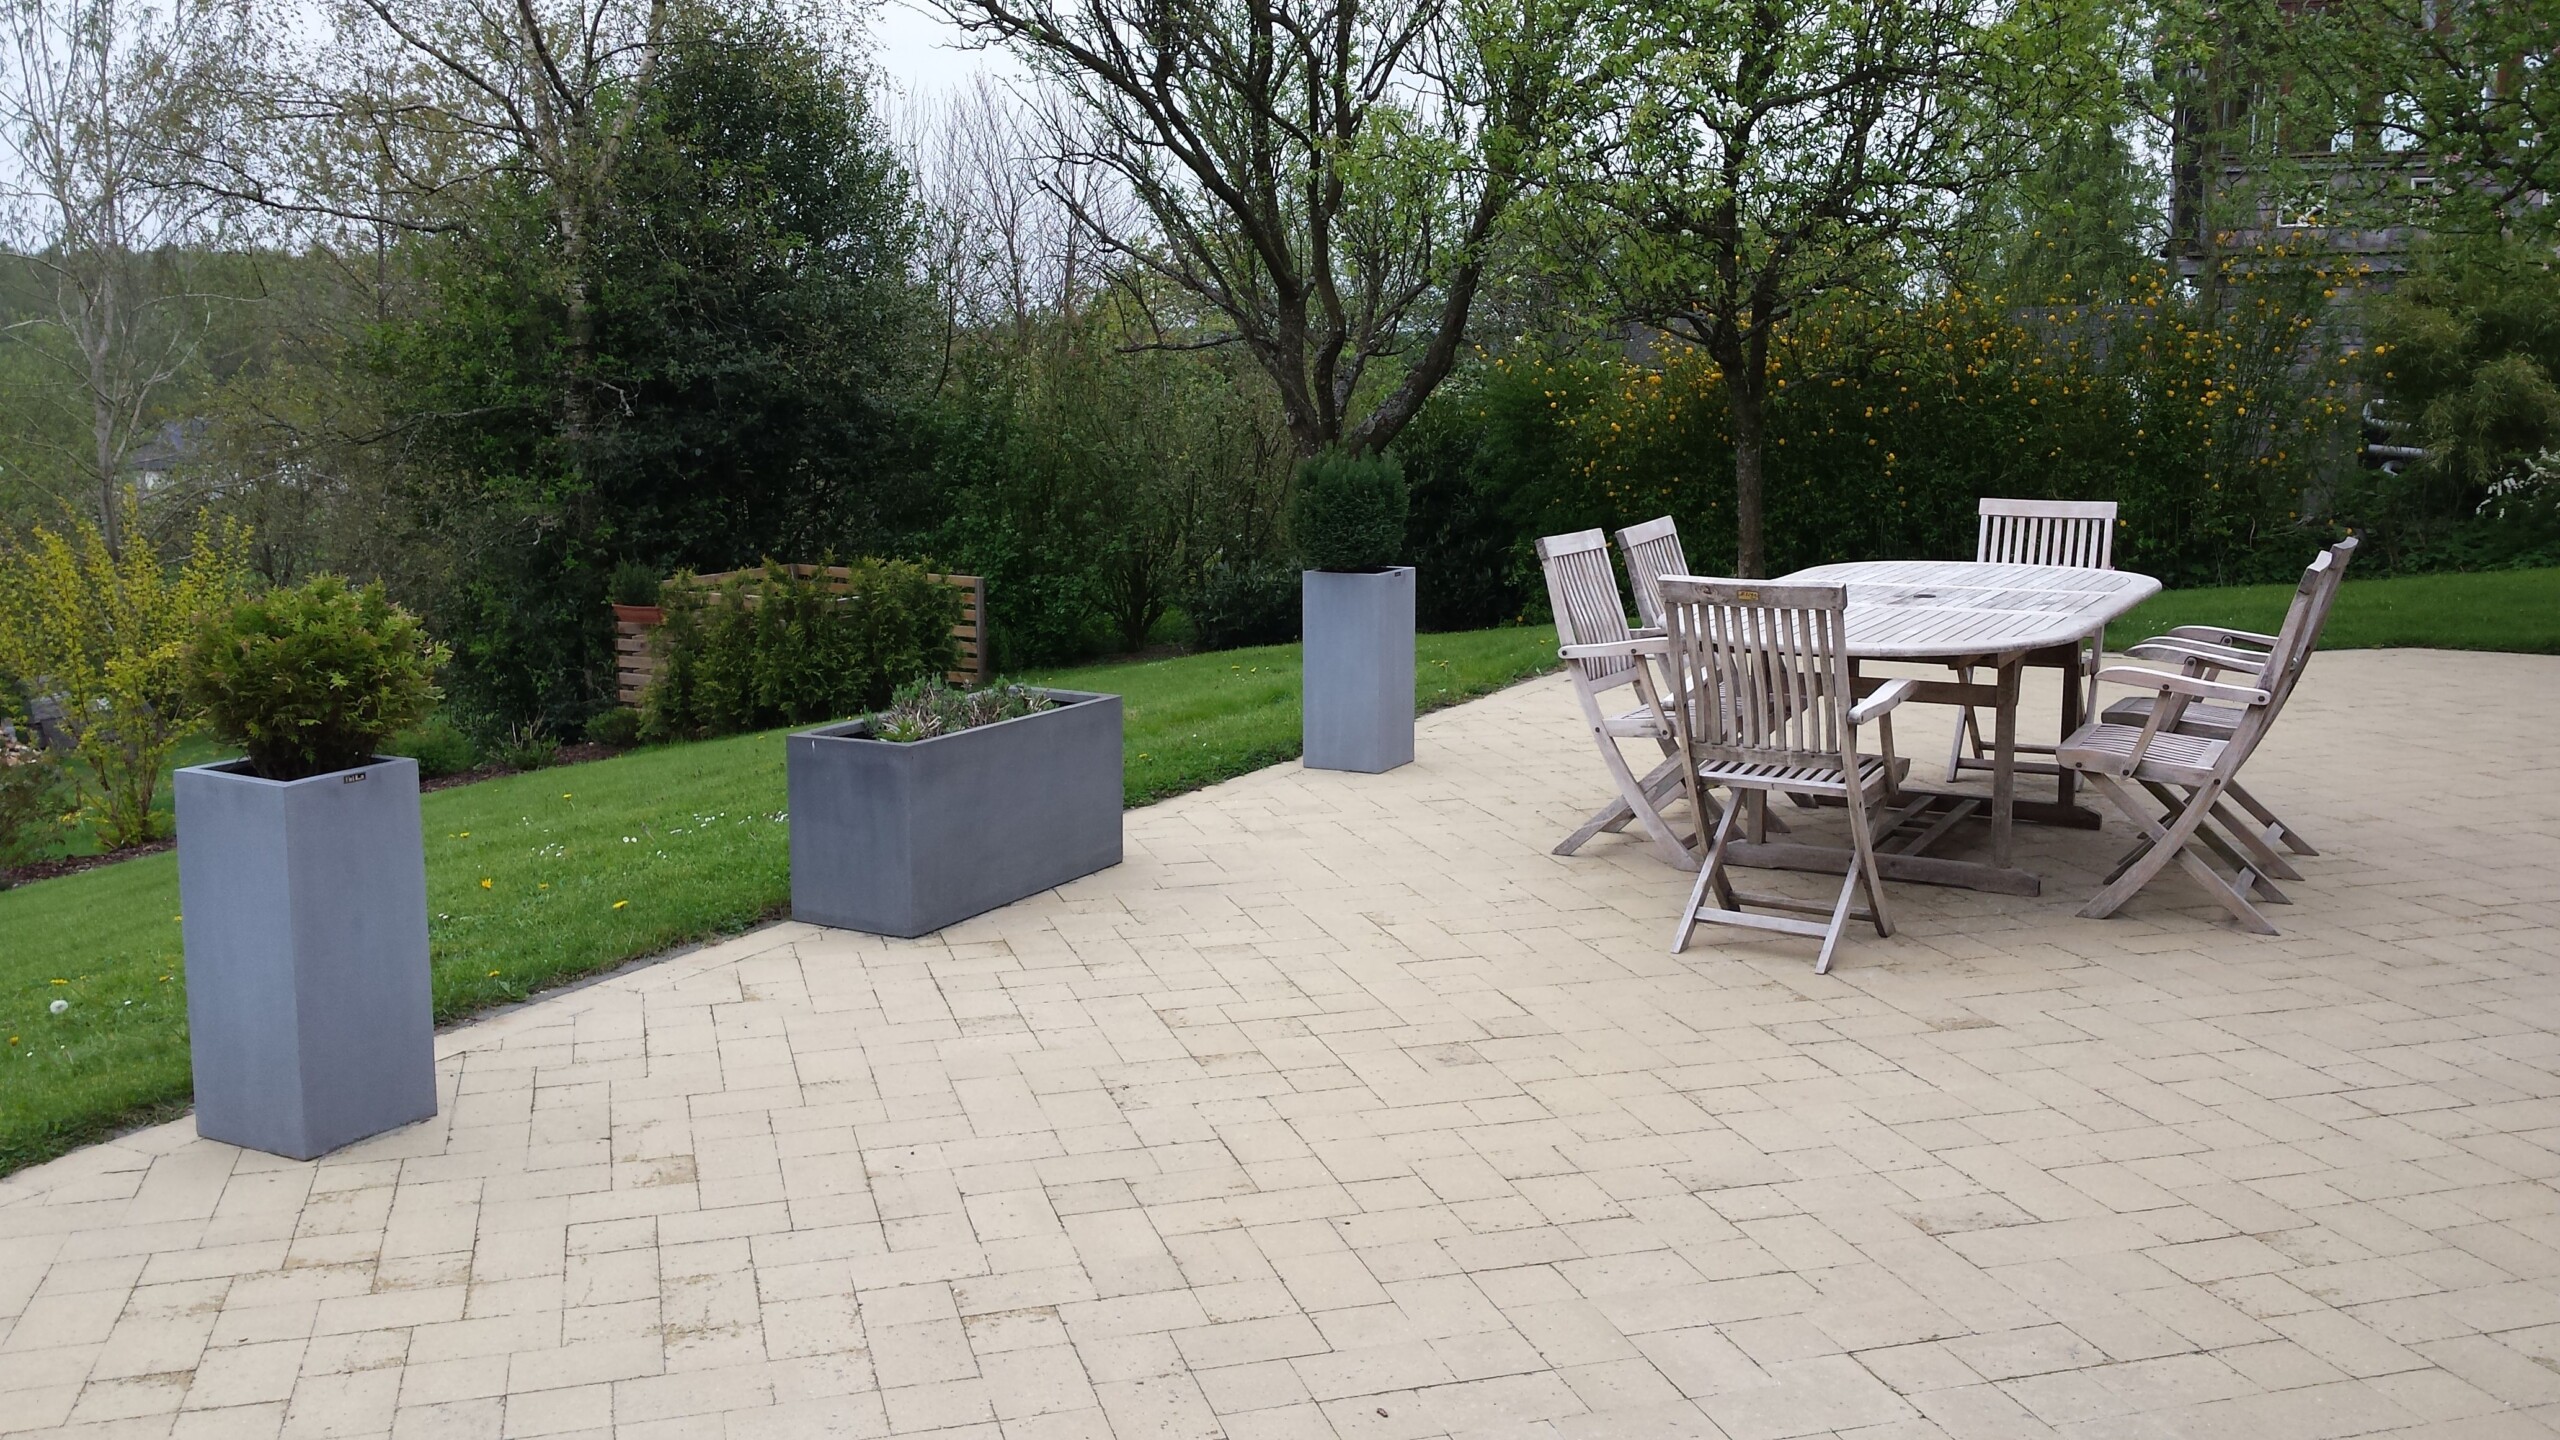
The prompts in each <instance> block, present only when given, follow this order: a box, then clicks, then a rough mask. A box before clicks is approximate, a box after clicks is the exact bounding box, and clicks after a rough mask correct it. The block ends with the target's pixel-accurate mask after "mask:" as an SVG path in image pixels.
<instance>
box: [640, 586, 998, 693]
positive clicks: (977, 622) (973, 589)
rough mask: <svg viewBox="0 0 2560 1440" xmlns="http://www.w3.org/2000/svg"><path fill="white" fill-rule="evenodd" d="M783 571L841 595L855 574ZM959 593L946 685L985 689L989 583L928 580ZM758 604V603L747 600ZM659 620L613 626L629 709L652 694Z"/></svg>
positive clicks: (988, 657) (989, 663)
mask: <svg viewBox="0 0 2560 1440" xmlns="http://www.w3.org/2000/svg"><path fill="white" fill-rule="evenodd" d="M781 568H782V569H783V571H785V572H786V573H788V574H790V575H792V576H794V577H795V578H798V579H802V580H805V579H808V578H809V577H811V576H813V575H815V576H819V577H821V579H823V580H824V581H826V582H828V586H829V588H831V589H834V590H839V591H840V590H843V589H844V588H845V587H846V584H847V583H849V582H850V581H851V580H852V578H853V571H852V570H851V569H850V568H848V567H846V566H843V565H830V566H827V567H825V568H824V569H823V570H822V569H821V568H820V567H818V566H815V565H785V566H782V567H781ZM762 573H764V572H763V571H762V570H761V569H757V570H723V571H720V572H718V573H716V574H711V575H696V576H694V577H693V583H694V584H696V585H700V586H709V587H712V588H715V589H716V588H717V587H719V586H720V585H721V584H723V583H725V582H727V581H730V580H734V579H736V578H737V577H738V576H740V575H760V574H762ZM925 578H926V579H928V580H938V581H940V582H941V583H943V584H945V585H948V586H950V587H951V588H953V589H955V590H957V591H959V592H960V618H959V620H958V621H957V622H955V623H954V624H953V625H952V627H951V649H952V659H953V662H954V663H953V664H952V667H951V668H950V669H949V670H947V671H945V672H943V679H945V680H946V681H948V682H950V683H951V684H954V685H984V684H986V683H987V681H988V680H989V679H990V678H991V677H992V676H993V674H994V670H993V656H992V653H991V652H990V651H989V649H988V647H987V620H986V616H987V582H986V580H985V579H984V577H981V576H977V575H927V576H926V577H925ZM748 603H749V604H750V605H752V604H753V603H754V597H752V596H750V597H748ZM665 623H666V622H665V619H664V617H663V616H662V617H661V618H659V619H657V620H626V619H624V618H622V616H621V615H619V614H616V615H615V616H614V621H613V667H614V693H615V695H616V697H617V698H619V699H620V700H621V702H622V703H623V704H625V705H637V704H639V703H640V697H641V696H642V695H644V694H646V693H647V692H648V689H649V682H650V681H651V680H653V679H656V678H657V674H658V652H657V644H656V638H655V636H656V632H657V629H658V627H659V626H661V625H663V624H665Z"/></svg>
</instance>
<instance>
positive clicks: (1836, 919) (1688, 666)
mask: <svg viewBox="0 0 2560 1440" xmlns="http://www.w3.org/2000/svg"><path fill="white" fill-rule="evenodd" d="M1662 602H1663V618H1664V620H1665V622H1666V627H1667V631H1668V634H1667V637H1666V638H1667V639H1668V641H1669V646H1668V651H1667V656H1668V661H1669V690H1668V693H1669V695H1670V696H1671V713H1672V719H1673V722H1674V727H1675V729H1676V730H1677V732H1678V737H1679V748H1680V755H1679V760H1680V775H1681V782H1682V784H1683V785H1685V786H1686V787H1687V789H1688V791H1689V794H1690V797H1691V800H1692V802H1693V803H1694V804H1695V805H1696V806H1697V807H1698V813H1699V814H1700V815H1701V816H1706V815H1710V814H1713V813H1714V812H1713V811H1712V810H1711V809H1710V808H1709V801H1708V798H1707V791H1708V788H1709V787H1711V786H1717V785H1721V786H1723V787H1725V788H1726V790H1728V791H1729V792H1731V794H1732V796H1733V803H1732V804H1730V805H1728V806H1726V807H1724V809H1723V812H1722V813H1721V814H1720V815H1717V816H1716V819H1715V829H1714V838H1713V839H1712V840H1711V841H1710V843H1709V844H1708V846H1707V854H1706V861H1705V864H1704V865H1703V866H1702V867H1701V868H1700V870H1699V873H1698V881H1697V884H1696V885H1695V886H1693V887H1692V888H1691V889H1690V892H1689V901H1688V904H1687V905H1686V906H1685V907H1684V908H1683V909H1682V910H1681V913H1680V924H1679V927H1678V929H1676V930H1675V931H1674V932H1673V934H1672V940H1671V949H1672V953H1674V954H1677V953H1679V952H1680V951H1682V950H1684V949H1686V948H1687V947H1688V944H1689V936H1690V934H1691V932H1692V931H1694V930H1695V929H1696V928H1697V926H1698V924H1699V923H1700V922H1705V923H1707V924H1712V925H1733V926H1741V927H1745V928H1749V929H1754V930H1768V931H1776V932H1778V933H1780V934H1785V935H1804V936H1810V937H1814V938H1818V939H1819V940H1821V942H1822V948H1821V951H1820V953H1819V954H1818V955H1817V956H1816V957H1815V959H1814V967H1813V968H1814V970H1815V971H1816V972H1817V973H1819V972H1822V971H1827V970H1829V969H1830V968H1831V956H1832V952H1833V951H1834V950H1835V949H1837V948H1838V946H1839V944H1840V934H1841V931H1842V930H1843V929H1844V928H1845V927H1846V925H1847V924H1848V922H1849V921H1850V920H1851V919H1860V920H1866V921H1870V922H1872V923H1873V924H1874V925H1875V927H1876V934H1877V935H1879V936H1889V935H1891V934H1892V933H1893V923H1892V920H1891V919H1890V917H1889V916H1888V915H1887V913H1886V909H1885V898H1884V879H1883V876H1882V875H1880V874H1879V873H1878V871H1877V866H1876V833H1875V831H1876V828H1877V826H1878V825H1879V824H1889V823H1890V817H1891V811H1892V806H1893V802H1894V800H1895V799H1896V798H1897V794H1898V786H1899V783H1900V778H1901V769H1902V767H1901V764H1900V762H1898V761H1896V760H1895V758H1894V755H1893V729H1892V722H1891V720H1890V719H1888V718H1887V717H1888V716H1889V714H1890V712H1891V711H1892V710H1893V708H1894V707H1895V706H1896V705H1899V704H1901V703H1902V701H1903V700H1904V699H1905V698H1907V697H1908V696H1909V695H1910V694H1911V690H1912V686H1913V684H1914V683H1915V682H1913V681H1909V680H1890V681H1887V682H1885V684H1884V685H1883V686H1881V687H1879V688H1878V689H1876V690H1875V691H1874V692H1873V693H1872V694H1870V695H1869V696H1868V697H1867V698H1866V699H1865V700H1863V701H1860V700H1858V699H1857V698H1856V690H1855V689H1854V687H1853V686H1852V684H1851V681H1850V676H1849V657H1848V650H1847V647H1846V645H1845V643H1844V635H1843V630H1844V626H1845V621H1846V615H1847V609H1848V597H1847V592H1846V590H1844V589H1843V588H1842V587H1840V586H1837V585H1778V584H1769V583H1765V582H1756V581H1749V580H1700V579H1696V578H1694V577H1690V576H1681V575H1671V576H1666V577H1664V578H1663V580H1662ZM1870 723H1874V724H1875V725H1876V727H1877V733H1878V734H1879V735H1880V738H1881V751H1882V753H1880V754H1876V755H1868V754H1863V753H1861V752H1860V750H1859V748H1858V730H1859V727H1860V726H1862V725H1867V724H1870ZM1771 791H1778V792H1781V793H1786V794H1796V795H1811V796H1818V797H1822V798H1826V799H1833V800H1837V801H1839V802H1840V803H1841V804H1843V805H1845V806H1846V807H1847V808H1848V815H1849V834H1850V841H1851V846H1852V853H1850V854H1849V855H1847V856H1846V857H1844V858H1845V859H1846V861H1847V864H1846V866H1845V867H1844V868H1845V869H1846V870H1847V874H1845V875H1844V876H1843V877H1842V878H1841V881H1840V894H1839V896H1838V898H1837V899H1836V900H1834V901H1833V902H1832V903H1831V904H1830V905H1828V906H1825V905H1821V904H1816V903H1811V902H1807V901H1801V900H1795V899H1791V898H1788V897H1785V896H1778V895H1755V894H1746V893H1744V892H1742V891H1739V890H1736V889H1735V888H1734V887H1733V884H1732V881H1731V880H1730V879H1729V878H1728V877H1727V875H1726V873H1725V872H1726V855H1727V851H1728V849H1729V847H1730V845H1731V843H1732V841H1733V838H1734V829H1735V826H1736V824H1737V818H1738V817H1739V816H1741V815H1742V814H1743V812H1744V810H1745V809H1746V808H1748V810H1749V811H1750V815H1751V822H1752V828H1753V831H1754V834H1753V837H1752V838H1754V839H1757V838H1759V836H1758V831H1759V830H1760V828H1761V826H1762V825H1763V824H1764V823H1765V821H1766V818H1767V815H1768V797H1769V792H1771ZM1861 890H1863V891H1864V892H1865V894H1866V899H1867V903H1866V905H1865V906H1864V907H1863V908H1860V907H1857V906H1856V905H1855V904H1854V903H1853V902H1854V901H1855V899H1856V897H1857V895H1858V893H1859V892H1860V891H1861ZM1746 907H1757V909H1758V910H1777V911H1794V912H1798V913H1801V914H1811V915H1819V916H1822V917H1824V918H1823V919H1822V920H1820V921H1814V920H1800V919H1795V918H1792V917H1790V916H1788V915H1783V914H1780V915H1769V914H1760V913H1755V911H1754V910H1753V909H1751V908H1746Z"/></svg>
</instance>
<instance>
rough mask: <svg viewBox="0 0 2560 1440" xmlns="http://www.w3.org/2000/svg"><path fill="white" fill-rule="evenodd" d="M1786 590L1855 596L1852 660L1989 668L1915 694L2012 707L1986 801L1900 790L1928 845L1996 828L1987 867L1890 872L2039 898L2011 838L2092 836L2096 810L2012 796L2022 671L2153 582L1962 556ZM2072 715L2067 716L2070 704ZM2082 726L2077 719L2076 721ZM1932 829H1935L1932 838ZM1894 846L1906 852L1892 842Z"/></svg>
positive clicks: (1871, 569)
mask: <svg viewBox="0 0 2560 1440" xmlns="http://www.w3.org/2000/svg"><path fill="white" fill-rule="evenodd" d="M1784 583H1788V584H1798V583H1818V584H1840V585H1845V586H1846V587H1847V589H1848V594H1849V604H1848V617H1847V627H1848V628H1847V637H1848V638H1847V644H1848V651H1849V655H1850V658H1851V659H1852V660H1853V661H1862V660H1922V661H1931V660H1935V661H1946V662H1949V663H1951V664H1952V663H1955V662H1965V663H1966V664H1969V665H1971V666H1976V667H1990V668H1991V669H1993V671H1994V678H1993V683H1989V684H1984V683H1981V682H1979V681H1974V680H1969V679H1963V678H1959V679H1957V680H1950V681H1935V682H1920V683H1918V684H1917V686H1916V688H1915V691H1914V694H1915V695H1916V696H1918V697H1921V698H1925V699H1926V700H1928V701H1929V702H1931V703H1938V704H1960V705H1974V706H1979V707H1983V708H1987V709H1991V710H1992V711H1993V712H1994V715H1995V717H1996V716H1997V715H1998V714H1999V713H2001V712H2003V711H2005V712H2007V714H2008V715H2009V717H2010V720H2009V743H2008V744H2006V745H2003V744H2000V743H1999V740H1998V735H1997V733H1996V732H1997V730H1998V728H1999V727H1998V725H1997V723H1996V720H1995V726H1994V729H1995V735H1994V737H1993V738H1994V743H1993V745H1992V749H1991V755H1990V766H1989V768H1990V771H1991V793H1990V794H1989V795H1988V796H1985V795H1983V794H1981V793H1980V792H1979V791H1969V790H1962V789H1954V788H1948V787H1939V786H1928V785H1918V784H1912V783H1908V782H1906V783H1905V784H1904V785H1903V786H1902V788H1903V790H1904V791H1905V792H1907V793H1910V794H1912V795H1915V796H1919V797H1924V798H1926V799H1927V800H1928V801H1929V802H1930V804H1929V807H1928V808H1927V809H1926V810H1924V811H1921V812H1919V813H1916V814H1913V815H1912V816H1910V817H1909V821H1908V823H1909V824H1911V825H1914V826H1919V827H1921V833H1922V834H1925V835H1927V837H1928V839H1929V842H1930V843H1931V844H1934V843H1937V841H1939V840H1941V839H1944V838H1945V837H1946V836H1947V835H1948V834H1949V833H1950V831H1951V830H1952V828H1953V826H1952V823H1941V822H1946V821H1947V817H1948V814H1949V812H1950V811H1953V810H1967V807H1970V809H1969V810H1967V814H1966V815H1964V816H1959V817H1957V818H1969V816H1970V815H1971V814H1980V815H1982V816H1983V817H1984V818H1986V819H1988V820H1989V821H1990V828H1991V850H1992V859H1991V862H1990V863H1989V864H1981V863H1977V862H1973V861H1947V862H1944V863H1943V864H1939V865H1933V866H1930V867H1927V870H1926V873H1918V872H1911V873H1903V874H1894V873H1893V870H1892V868H1891V867H1892V858H1891V857H1892V855H1893V854H1894V853H1908V854H1916V853H1917V850H1916V849H1914V850H1907V851H1888V853H1887V856H1886V864H1887V867H1888V869H1887V873H1888V874H1889V875H1892V876H1893V878H1897V879H1910V880H1918V881H1922V882H1924V883H1931V884H1956V885H1963V886H1966V887H1967V888H1971V889H1978V890H1990V891H1995V892H1998V893H2003V894H2025V895H2032V894H2035V893H2037V890H2038V888H2039V882H2038V880H2037V878H2036V877H2035V875H2034V874H2032V873H2031V872H2029V871H2025V870H2020V869H2017V868H2015V867H2014V866H2013V865H2012V863H2011V861H2010V858H2009V857H2010V854H2011V830H2012V826H2013V824H2014V822H2015V821H2016V820H2018V819H2031V820H2035V821H2037V822H2039V823H2044V824H2054V823H2061V824H2072V825H2078V826H2081V827H2083V828H2089V829H2094V828H2096V826H2097V821H2098V815H2097V812H2095V811H2093V810H2089V809H2086V808H2085V807H2081V806H2077V805H2072V804H2068V803H2062V802H2056V803H2054V804H2052V805H2047V804H2043V803H2040V802H2034V801H2021V800H2020V799H2019V798H2018V794H2017V775H2018V766H2017V744H2016V718H2015V717H2016V711H2017V703H2018V676H2019V670H2020V667H2021V666H2023V665H2024V664H2025V663H2026V661H2027V659H2028V657H2029V656H2030V655H2032V654H2034V653H2035V652H2037V651H2041V650H2047V649H2050V648H2051V647H2053V646H2056V645H2069V644H2073V643H2076V642H2077V641H2078V639H2079V638H2080V637H2082V636H2086V635H2092V634H2101V633H2104V631H2105V629H2106V625H2107V622H2108V621H2110V620H2112V619H2114V618H2115V617H2116V616H2118V615H2121V614H2123V613H2124V612H2125V611H2127V610H2130V609H2132V608H2133V607H2134V606H2136V605H2139V604H2141V603H2142V602H2143V601H2145V600H2147V599H2149V598H2151V597H2152V596H2153V595H2156V594H2158V593H2159V591H2160V582H2159V581H2157V580H2154V579H2152V578H2151V577H2150V576H2148V575H2136V574H2133V573H2131V572H2129V571H2123V570H2090V569H2083V568H2080V567H2076V566H2053V565H2024V564H1984V563H1981V562H1977V561H1964V560H1874V561H1858V562H1852V563H1848V564H1841V565H1818V566H1815V567H1814V568H1812V569H1810V570H1801V571H1798V572H1796V573H1795V574H1793V575H1789V576H1787V577H1785V582H1784ZM2065 708H2066V712H2067V713H2068V712H2070V711H2071V705H2070V698H2069V697H2068V696H2066V697H2065ZM2075 718H2076V715H2075ZM1931 832H1934V833H1931ZM1894 843H1895V844H1896V845H1902V844H1906V843H1908V842H1905V841H1899V840H1898V841H1896V842H1894ZM1736 861H1737V863H1751V864H1761V863H1766V864H1773V865H1783V866H1788V868H1796V867H1794V866H1793V865H1791V864H1790V852H1789V851H1788V850H1786V849H1785V848H1784V847H1777V848H1766V847H1745V848H1743V849H1742V850H1740V851H1739V852H1738V853H1737V856H1736Z"/></svg>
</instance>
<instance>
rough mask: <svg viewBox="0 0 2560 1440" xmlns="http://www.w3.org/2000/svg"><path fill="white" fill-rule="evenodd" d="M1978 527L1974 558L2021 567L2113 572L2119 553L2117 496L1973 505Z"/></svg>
mask: <svg viewBox="0 0 2560 1440" xmlns="http://www.w3.org/2000/svg"><path fill="white" fill-rule="evenodd" d="M1974 510H1975V514H1976V515H1977V517H1978V519H1979V528H1978V529H1977V531H1976V532H1975V536H1974V549H1973V558H1974V559H1976V560H1982V561H1988V562H1994V563H2002V562H2005V563H2009V564H2016V565H2070V566H2074V567H2076V568H2079V569H2082V570H2112V569H2114V568H2115V554H2116V502H2114V501H2113V500H1996V499H1988V498H1986V499H1984V500H1983V501H1982V502H1981V503H1980V504H1978V505H1976V506H1975V507H1974Z"/></svg>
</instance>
